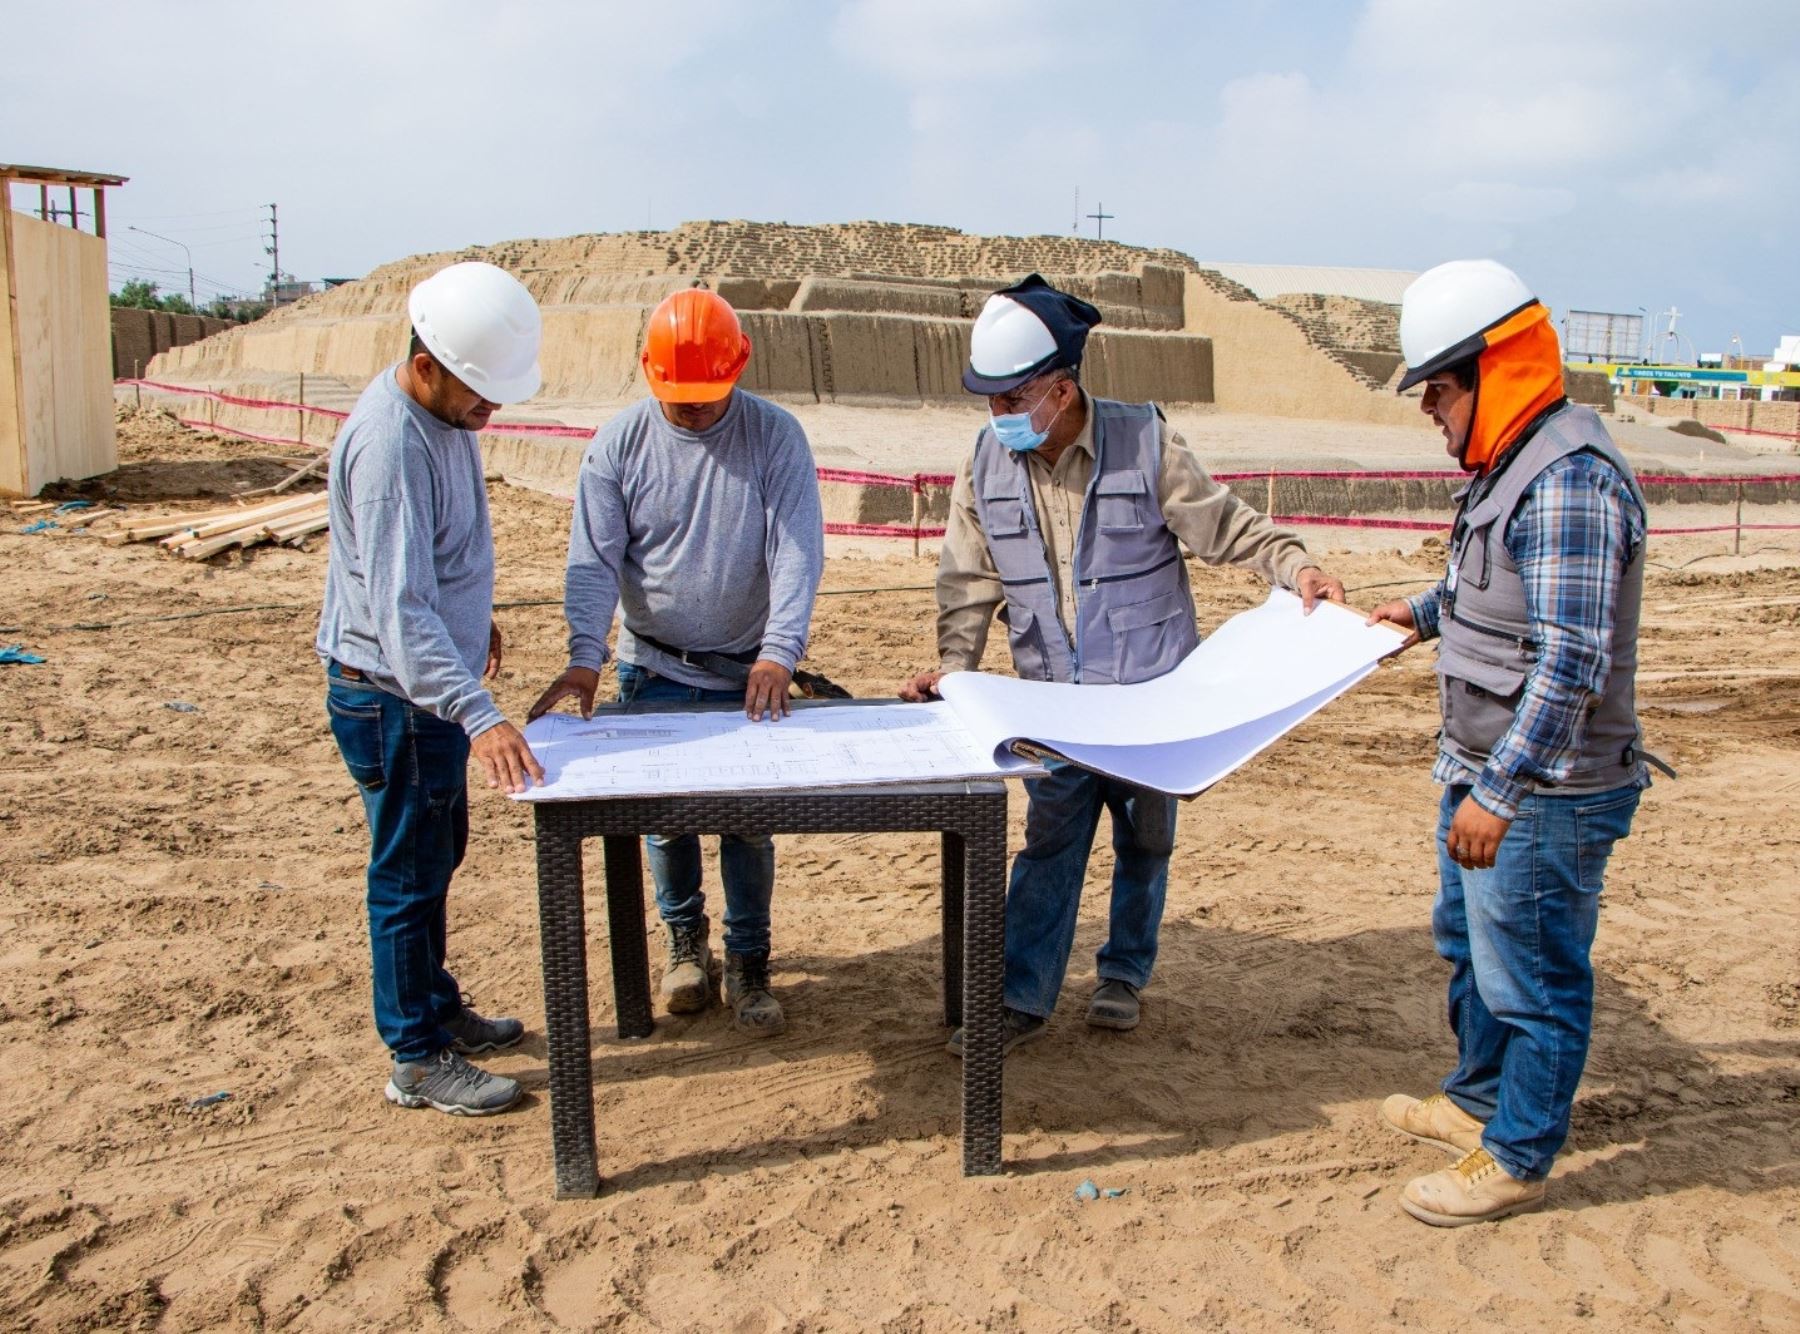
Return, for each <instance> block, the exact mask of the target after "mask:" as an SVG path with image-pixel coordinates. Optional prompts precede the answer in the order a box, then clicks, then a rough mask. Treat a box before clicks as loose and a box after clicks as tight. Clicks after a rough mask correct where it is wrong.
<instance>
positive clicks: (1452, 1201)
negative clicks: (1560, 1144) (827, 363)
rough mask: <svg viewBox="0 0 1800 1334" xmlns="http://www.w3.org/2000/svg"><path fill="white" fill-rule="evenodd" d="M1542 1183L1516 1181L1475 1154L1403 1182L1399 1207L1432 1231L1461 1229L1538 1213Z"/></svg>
mask: <svg viewBox="0 0 1800 1334" xmlns="http://www.w3.org/2000/svg"><path fill="white" fill-rule="evenodd" d="M1544 1184H1545V1183H1544V1182H1542V1181H1518V1180H1515V1179H1514V1178H1512V1177H1510V1176H1508V1175H1507V1174H1506V1169H1505V1168H1503V1167H1501V1166H1500V1164H1499V1163H1497V1162H1495V1161H1494V1158H1493V1155H1492V1154H1490V1153H1489V1152H1488V1151H1487V1150H1486V1149H1477V1150H1475V1152H1473V1153H1471V1154H1469V1155H1468V1156H1467V1157H1465V1158H1463V1160H1462V1161H1461V1162H1459V1163H1457V1165H1456V1166H1455V1167H1446V1168H1445V1169H1444V1170H1443V1171H1441V1172H1433V1173H1431V1174H1430V1175H1429V1176H1422V1177H1414V1178H1413V1179H1412V1180H1411V1181H1409V1182H1407V1183H1406V1189H1405V1190H1403V1191H1401V1192H1400V1207H1401V1208H1402V1209H1404V1210H1406V1212H1407V1213H1409V1214H1411V1215H1412V1216H1413V1217H1414V1218H1416V1219H1418V1220H1419V1221H1420V1222H1421V1223H1430V1224H1431V1225H1432V1226H1433V1227H1465V1226H1467V1225H1468V1224H1470V1223H1485V1222H1488V1221H1490V1220H1492V1219H1498V1218H1506V1217H1509V1216H1510V1215H1512V1214H1523V1213H1529V1212H1530V1211H1531V1210H1533V1209H1542V1208H1543V1207H1544Z"/></svg>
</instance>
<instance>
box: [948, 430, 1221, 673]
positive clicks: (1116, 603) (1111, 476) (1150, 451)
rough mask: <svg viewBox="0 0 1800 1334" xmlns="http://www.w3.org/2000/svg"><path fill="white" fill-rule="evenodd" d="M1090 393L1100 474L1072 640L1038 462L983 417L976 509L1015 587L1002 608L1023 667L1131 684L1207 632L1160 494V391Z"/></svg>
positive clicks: (1085, 512) (1082, 526)
mask: <svg viewBox="0 0 1800 1334" xmlns="http://www.w3.org/2000/svg"><path fill="white" fill-rule="evenodd" d="M1088 404H1089V408H1090V410H1091V411H1092V412H1093V416H1094V420H1093V434H1094V475H1093V479H1092V480H1091V481H1090V482H1089V483H1088V489H1087V494H1086V495H1085V496H1084V497H1083V498H1082V502H1081V516H1080V519H1079V520H1078V521H1077V524H1076V531H1075V552H1074V557H1073V564H1072V567H1071V574H1072V575H1073V577H1074V579H1075V625H1074V627H1073V629H1074V632H1075V640H1074V643H1070V642H1069V635H1068V633H1067V632H1066V631H1065V630H1064V628H1063V624H1062V617H1061V615H1060V614H1059V608H1058V606H1057V596H1056V582H1055V580H1054V579H1052V578H1051V576H1050V566H1049V562H1048V560H1047V559H1046V557H1045V555H1044V539H1043V537H1042V536H1041V535H1040V533H1039V529H1038V516H1037V508H1036V506H1035V505H1033V504H1032V500H1031V475H1030V467H1031V465H1030V463H1029V462H1028V461H1027V459H1026V457H1025V456H1024V455H1023V454H1016V453H1014V452H1013V451H1012V450H1009V449H1007V448H1006V447H1005V446H1004V445H1002V444H1001V443H1000V442H999V441H998V440H997V439H995V438H994V433H993V431H992V430H991V429H990V428H988V427H985V426H984V427H983V428H982V430H981V434H980V435H979V436H978V437H977V438H976V441H975V463H974V477H973V481H974V484H975V509H976V513H977V514H978V515H979V516H980V519H981V530H982V532H983V533H984V534H985V535H986V537H987V545H988V551H989V552H990V553H992V555H993V560H994V568H995V569H996V570H998V571H999V574H1000V586H1001V588H1002V589H1003V590H1004V592H1005V594H1006V606H1005V608H1004V609H1003V610H1002V611H1001V613H1000V614H1001V618H1002V619H1003V620H1005V622H1006V631H1007V637H1008V639H1009V640H1010V641H1011V644H1012V656H1013V667H1014V669H1015V670H1016V671H1017V672H1018V674H1019V675H1020V677H1022V678H1023V679H1025V680H1027V681H1073V682H1079V683H1081V684H1083V685H1094V684H1119V685H1129V684H1131V683H1133V682H1136V681H1148V680H1149V679H1150V678H1151V677H1155V676H1161V675H1162V674H1163V673H1164V672H1167V671H1169V670H1170V669H1171V668H1173V667H1174V666H1175V664H1176V663H1178V662H1180V661H1181V660H1182V659H1183V658H1185V657H1186V656H1187V655H1188V653H1189V652H1190V651H1192V649H1193V647H1194V646H1195V645H1196V644H1198V643H1199V642H1200V636H1199V634H1198V632H1197V631H1196V630H1195V627H1194V598H1193V594H1192V593H1190V592H1189V591H1188V577H1187V567H1186V566H1185V565H1184V564H1183V563H1182V559H1181V548H1180V546H1179V545H1178V543H1177V541H1176V538H1175V534H1174V533H1172V532H1170V531H1169V527H1168V525H1167V524H1166V523H1164V522H1163V514H1162V503H1161V500H1160V499H1159V497H1158V494H1157V473H1158V472H1159V470H1160V468H1161V464H1162V413H1161V412H1160V411H1158V410H1157V407H1156V405H1155V404H1153V403H1114V402H1112V401H1110V400H1108V399H1103V398H1090V399H1089V400H1088Z"/></svg>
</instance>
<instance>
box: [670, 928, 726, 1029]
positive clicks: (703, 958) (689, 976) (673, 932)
mask: <svg viewBox="0 0 1800 1334" xmlns="http://www.w3.org/2000/svg"><path fill="white" fill-rule="evenodd" d="M711 925H712V924H711V923H710V922H708V921H707V920H706V918H704V917H702V918H701V919H700V924H699V925H698V926H671V927H670V928H669V963H668V966H667V967H666V968H664V969H663V975H662V998H663V1004H664V1005H665V1006H666V1007H667V1008H668V1011H669V1013H670V1014H697V1013H698V1012H699V1011H701V1010H704V1009H705V1008H706V1007H707V1005H709V1004H710V1003H711V1002H712V1000H713V998H714V997H716V996H717V995H718V994H719V983H718V979H717V978H716V977H715V976H714V966H713V952H712V945H711V944H710V943H709V942H708V941H707V933H708V932H709V931H710V930H711Z"/></svg>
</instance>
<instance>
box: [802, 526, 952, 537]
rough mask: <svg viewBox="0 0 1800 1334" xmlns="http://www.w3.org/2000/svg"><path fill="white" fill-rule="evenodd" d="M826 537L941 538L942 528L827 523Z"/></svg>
mask: <svg viewBox="0 0 1800 1334" xmlns="http://www.w3.org/2000/svg"><path fill="white" fill-rule="evenodd" d="M825 533H826V535H827V536H828V537H942V536H943V535H944V530H943V529H942V528H914V527H912V526H911V525H910V524H902V523H828V524H826V525H825Z"/></svg>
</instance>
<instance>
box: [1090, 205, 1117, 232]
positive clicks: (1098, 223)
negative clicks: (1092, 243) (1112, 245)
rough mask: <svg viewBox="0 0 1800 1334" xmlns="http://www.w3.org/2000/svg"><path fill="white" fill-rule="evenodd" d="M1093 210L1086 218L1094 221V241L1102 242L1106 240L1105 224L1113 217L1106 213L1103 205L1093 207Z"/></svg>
mask: <svg viewBox="0 0 1800 1334" xmlns="http://www.w3.org/2000/svg"><path fill="white" fill-rule="evenodd" d="M1094 209H1095V211H1094V212H1092V213H1090V214H1088V217H1090V218H1092V219H1093V220H1094V239H1095V240H1096V241H1104V240H1105V239H1106V224H1107V223H1108V222H1109V221H1111V220H1112V218H1113V216H1114V215H1113V214H1111V213H1108V212H1107V211H1106V205H1105V204H1096V205H1094Z"/></svg>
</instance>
